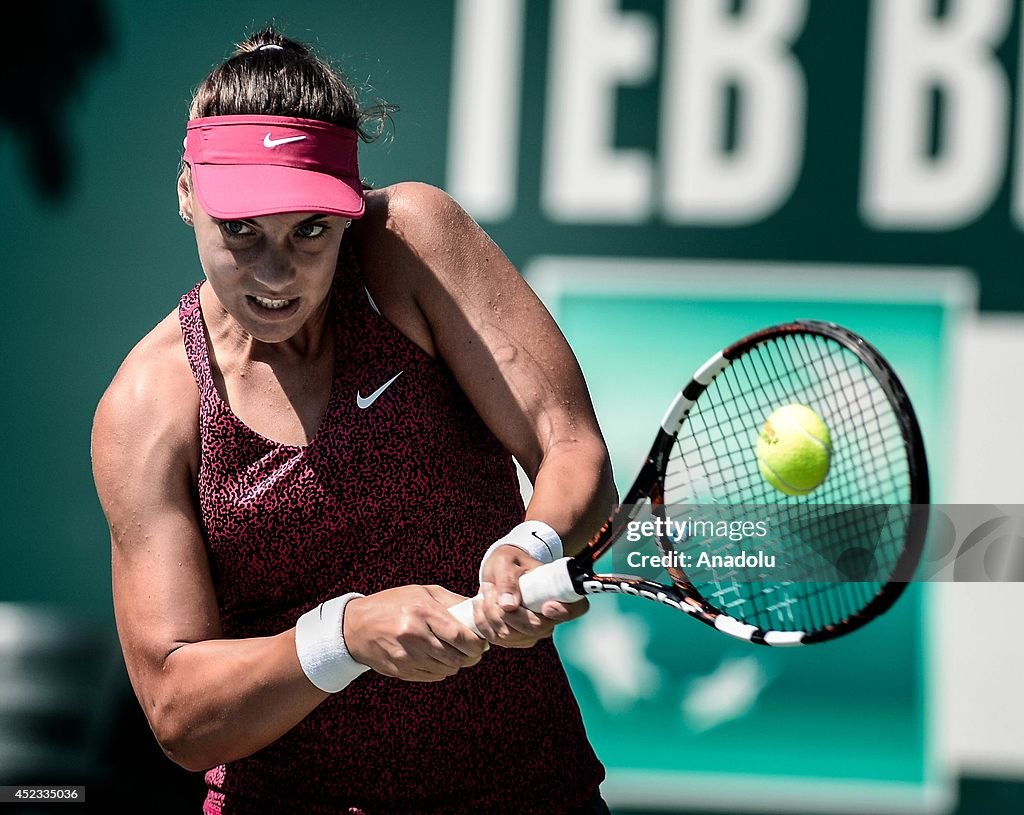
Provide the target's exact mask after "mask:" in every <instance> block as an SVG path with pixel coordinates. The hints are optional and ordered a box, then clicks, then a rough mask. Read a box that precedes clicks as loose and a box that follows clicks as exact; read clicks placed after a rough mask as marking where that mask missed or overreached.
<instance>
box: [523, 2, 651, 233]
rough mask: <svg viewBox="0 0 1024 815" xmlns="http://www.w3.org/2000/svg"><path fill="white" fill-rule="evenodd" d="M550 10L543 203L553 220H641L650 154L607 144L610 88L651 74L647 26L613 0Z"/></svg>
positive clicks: (646, 208) (611, 127) (647, 206)
mask: <svg viewBox="0 0 1024 815" xmlns="http://www.w3.org/2000/svg"><path fill="white" fill-rule="evenodd" d="M553 15H554V18H553V20H552V24H551V25H552V33H551V49H550V69H549V80H548V94H547V114H546V122H545V129H544V133H545V137H544V158H543V162H544V167H543V181H542V204H543V207H544V209H545V211H546V212H547V214H548V215H549V216H551V218H552V219H554V220H556V221H585V222H589V223H597V222H610V223H635V222H639V221H643V220H645V219H646V218H647V217H649V215H650V212H651V209H652V203H653V202H652V198H653V184H652V180H653V168H652V160H651V157H650V156H649V155H647V154H646V153H644V152H643V151H641V150H624V149H618V150H617V149H615V148H614V146H613V143H614V134H615V94H616V88H617V87H619V86H620V85H630V84H641V83H643V82H646V81H648V80H649V79H651V77H652V75H653V72H654V65H655V55H656V45H657V39H656V37H655V28H654V25H653V23H652V22H651V20H650V19H648V18H647V17H646V16H644V15H641V14H640V13H638V12H631V13H626V14H624V13H622V12H620V11H618V10H617V9H616V8H615V4H614V3H613V2H612V0H556V2H555V3H554V10H553Z"/></svg>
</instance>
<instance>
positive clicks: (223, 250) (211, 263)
mask: <svg viewBox="0 0 1024 815" xmlns="http://www.w3.org/2000/svg"><path fill="white" fill-rule="evenodd" d="M189 198H190V200H189V203H190V205H191V208H190V209H189V210H185V212H187V213H188V214H190V215H191V216H192V219H193V226H194V229H195V232H196V243H197V245H198V248H199V260H200V262H201V263H202V266H203V271H204V272H205V273H206V279H207V280H208V281H209V283H210V286H211V287H212V288H213V291H214V293H215V294H216V295H217V299H218V300H220V302H221V303H222V304H223V306H224V307H225V308H226V309H227V310H228V313H230V314H231V316H232V317H234V318H235V320H237V321H238V323H239V324H240V325H241V326H242V328H243V329H244V330H245V331H246V332H247V333H249V334H251V335H252V336H253V337H254V338H256V339H258V340H261V341H263V342H281V341H283V340H287V339H290V338H291V337H294V336H295V335H296V334H297V333H298V332H299V331H300V329H301V328H302V327H303V326H304V325H306V324H307V323H308V322H310V319H311V318H313V317H314V316H316V315H319V314H323V313H326V307H327V296H328V293H329V292H330V289H331V282H332V280H333V279H334V271H335V268H336V266H337V261H338V251H339V248H340V246H341V237H342V235H343V234H344V232H345V229H346V228H347V226H348V224H349V223H350V221H348V219H346V218H343V217H340V216H337V215H323V214H316V213H310V212H287V213H283V214H280V215H262V216H259V217H256V218H245V219H242V220H237V221H221V220H218V219H216V218H212V217H210V216H209V215H207V214H206V213H205V212H204V211H203V210H202V209H201V208H200V207H199V206H198V203H197V202H196V200H195V197H194V196H190V197H189Z"/></svg>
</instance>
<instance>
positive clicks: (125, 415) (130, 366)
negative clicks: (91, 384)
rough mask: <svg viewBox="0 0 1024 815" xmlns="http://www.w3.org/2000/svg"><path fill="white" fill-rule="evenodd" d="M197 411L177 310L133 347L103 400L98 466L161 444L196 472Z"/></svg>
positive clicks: (96, 430)
mask: <svg viewBox="0 0 1024 815" xmlns="http://www.w3.org/2000/svg"><path fill="white" fill-rule="evenodd" d="M198 415H199V391H198V388H197V387H196V384H195V379H194V378H193V376H192V371H191V368H190V367H189V364H188V359H187V357H186V355H185V347H184V344H183V343H182V338H181V327H180V324H179V322H178V314H177V310H176V309H175V311H173V312H172V313H170V314H168V315H167V317H165V318H164V319H163V320H161V321H160V322H159V323H158V324H157V325H156V326H155V327H154V328H153V329H152V330H151V331H150V332H149V333H148V334H147V335H146V336H145V337H143V338H142V339H141V340H139V342H138V343H137V344H136V345H135V347H134V348H132V350H131V351H130V352H129V353H128V355H127V356H126V357H125V359H124V361H123V362H122V363H121V365H120V367H119V368H118V370H117V373H116V374H115V375H114V377H113V379H112V380H111V382H110V384H109V385H108V386H107V388H106V390H105V391H104V393H103V395H102V397H101V398H100V401H99V403H98V405H97V407H96V413H95V416H94V419H93V437H92V447H93V460H94V465H96V466H98V467H102V466H103V464H104V462H106V461H108V460H111V459H112V458H116V459H117V460H119V461H121V462H123V461H125V460H128V461H130V460H131V459H132V457H133V456H136V455H145V454H152V453H155V452H157V450H155V449H153V448H154V447H157V448H159V450H160V451H161V452H165V453H167V454H171V455H173V456H176V457H178V459H179V460H180V461H181V462H182V463H183V464H186V465H187V466H188V468H189V470H190V471H192V472H193V473H194V472H195V470H197V469H198V452H199V448H198ZM99 477H100V473H99V472H97V478H99Z"/></svg>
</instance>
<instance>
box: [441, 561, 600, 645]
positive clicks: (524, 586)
mask: <svg viewBox="0 0 1024 815" xmlns="http://www.w3.org/2000/svg"><path fill="white" fill-rule="evenodd" d="M519 593H520V594H521V595H522V598H523V599H522V604H523V605H524V606H526V607H527V608H528V609H530V610H531V611H536V612H538V613H539V612H540V609H541V606H543V605H544V604H545V603H546V602H548V600H557V601H559V602H561V603H575V602H576V601H577V600H580V599H582V595H581V594H580V593H579V592H578V591H576V588H575V586H573V583H572V578H571V577H569V558H567V557H563V558H560V559H559V560H556V561H553V562H552V563H545V564H544V565H543V566H538V567H537V568H536V569H534V570H533V571H532V572H527V573H526V574H524V575H523V576H522V577H520V578H519ZM481 596H482V595H480V594H478V595H477V596H476V597H470V598H468V599H466V600H463V601H462V602H461V603H456V604H455V605H454V606H448V613H449V614H451V615H452V616H453V617H454V618H455V619H456V620H458V621H459V622H460V623H462V624H463V625H464V626H466V627H467V628H468V629H469V630H470V631H472V632H473V633H474V634H476V635H477V636H478V637H479V636H481V634H480V629H479V628H477V627H476V622H475V621H474V619H473V603H474V602H476V601H477V600H479V599H480V598H481Z"/></svg>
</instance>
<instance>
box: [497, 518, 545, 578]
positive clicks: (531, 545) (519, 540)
mask: <svg viewBox="0 0 1024 815" xmlns="http://www.w3.org/2000/svg"><path fill="white" fill-rule="evenodd" d="M499 546H515V547H516V548H517V549H522V550H523V551H524V552H526V554H528V555H529V556H530V557H532V558H534V559H535V560H539V561H540V562H541V563H551V562H552V561H554V560H558V559H559V558H560V557H562V539H561V538H560V537H558V533H557V532H555V530H554V529H552V528H551V527H550V526H548V525H547V524H546V523H544V522H543V521H523V522H522V523H521V524H519V526H516V527H514V528H513V529H512V531H511V532H509V533H508V534H507V535H506V536H505V537H503V538H499V539H498V540H496V541H495V542H494V543H492V544H491V545H490V547H489V548H488V549H487V551H486V552H484V556H483V557H482V558H481V559H480V582H481V583H483V582H484V564H485V563H487V558H489V557H490V556H491V555H492V554H493V552H494V550H495V549H497V548H498V547H499Z"/></svg>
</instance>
